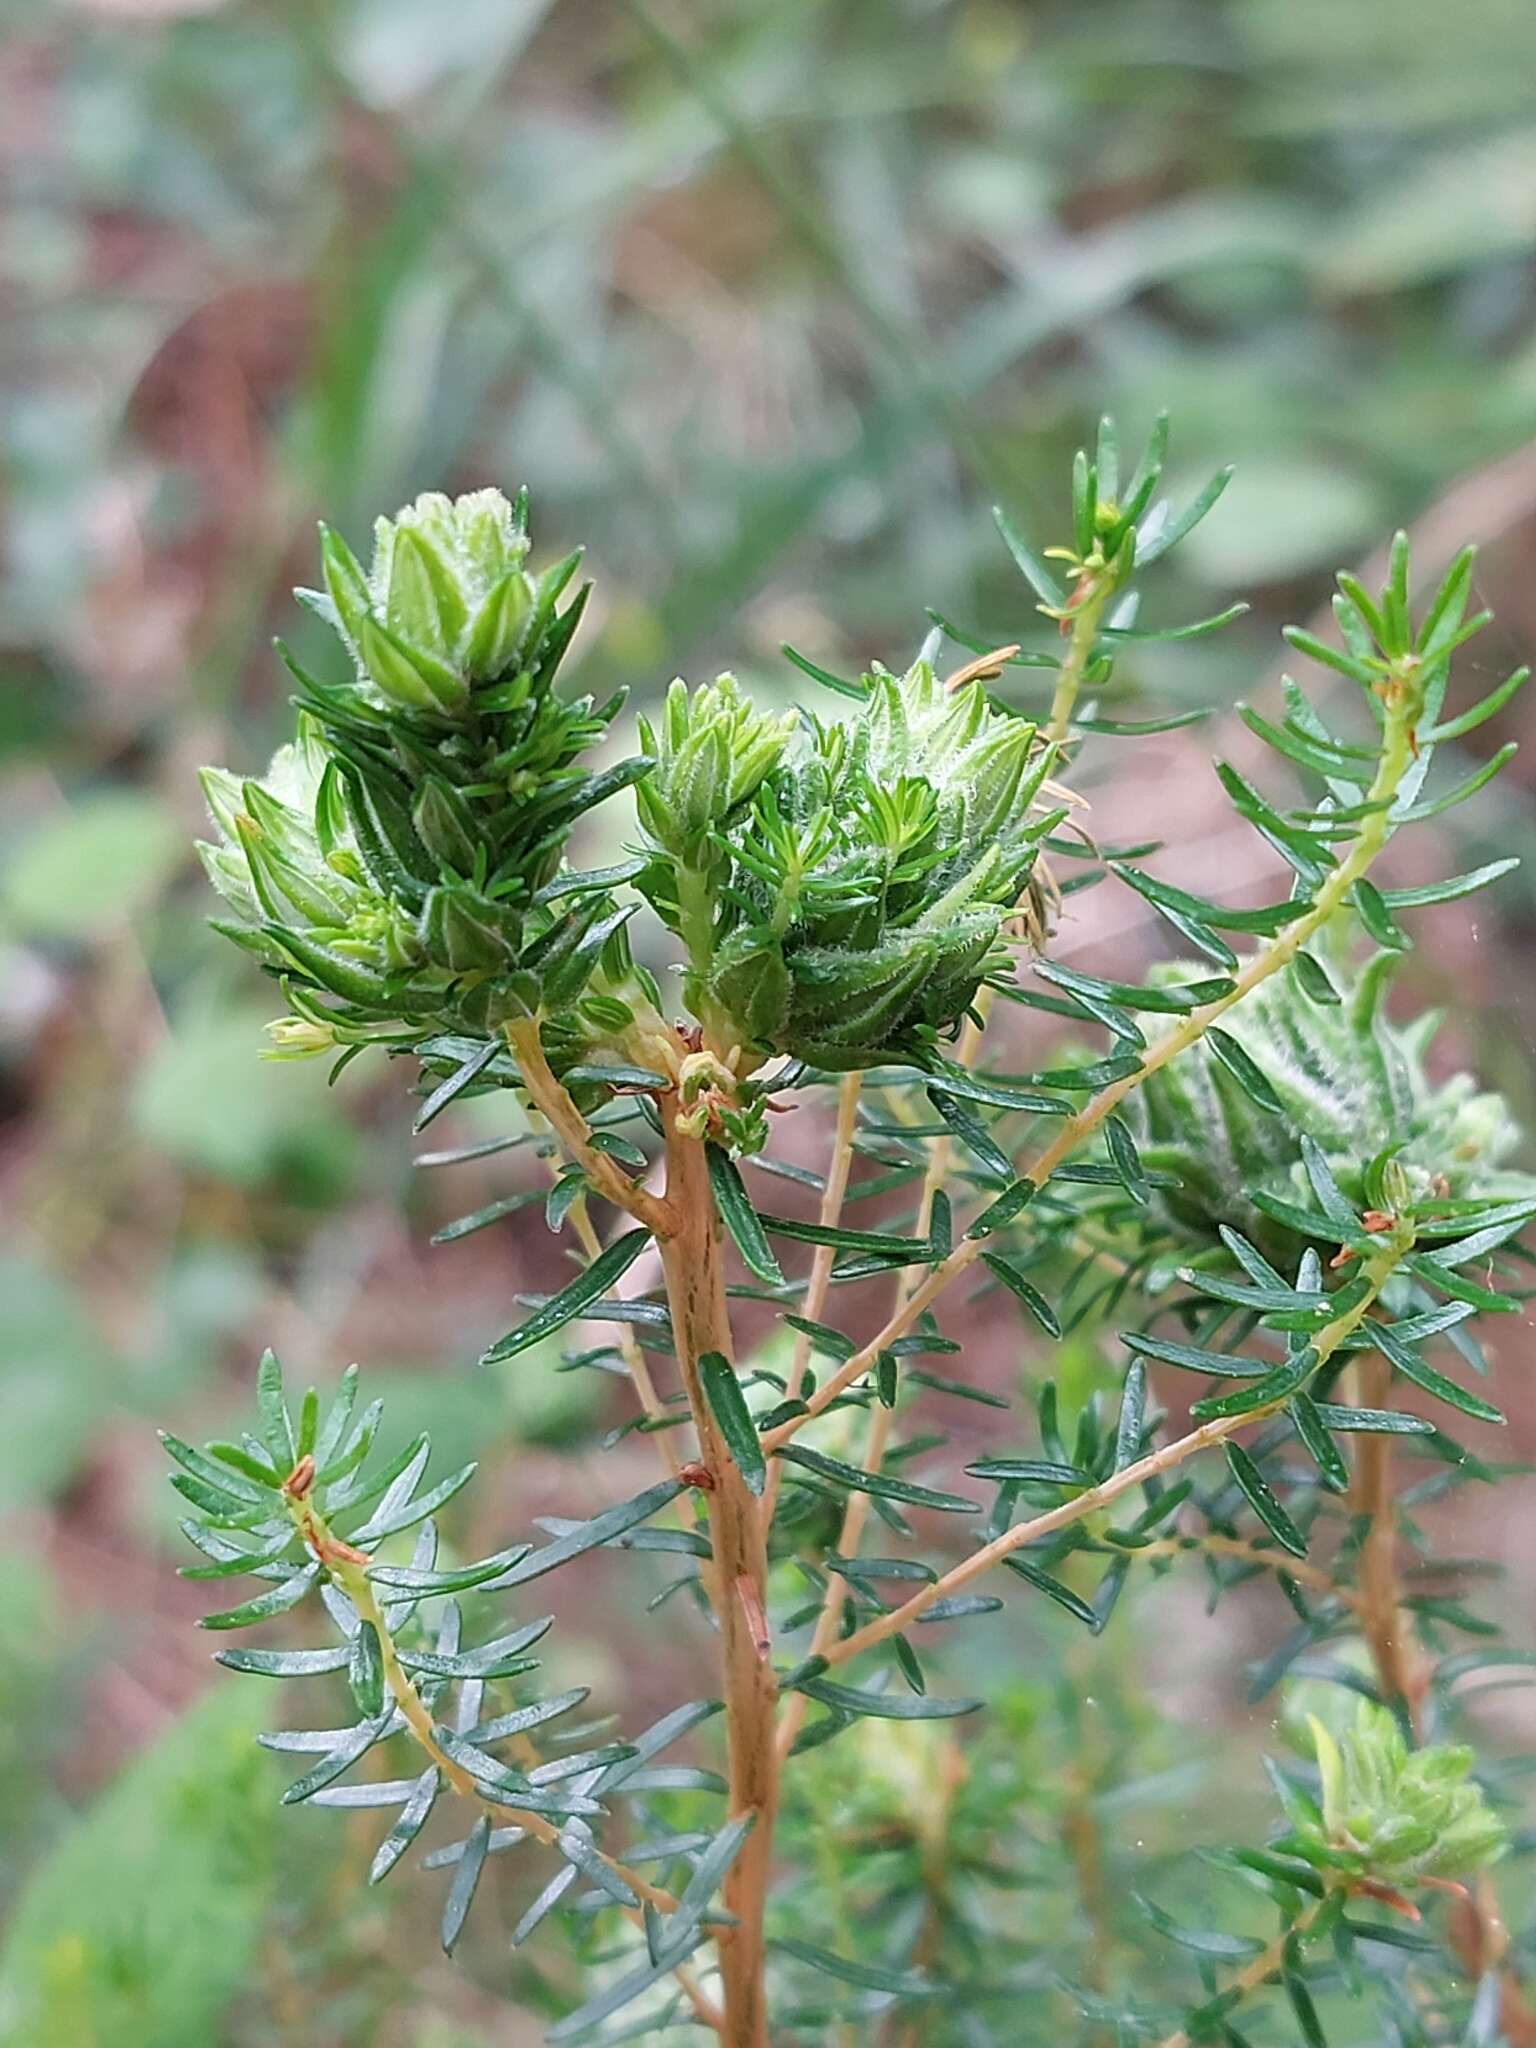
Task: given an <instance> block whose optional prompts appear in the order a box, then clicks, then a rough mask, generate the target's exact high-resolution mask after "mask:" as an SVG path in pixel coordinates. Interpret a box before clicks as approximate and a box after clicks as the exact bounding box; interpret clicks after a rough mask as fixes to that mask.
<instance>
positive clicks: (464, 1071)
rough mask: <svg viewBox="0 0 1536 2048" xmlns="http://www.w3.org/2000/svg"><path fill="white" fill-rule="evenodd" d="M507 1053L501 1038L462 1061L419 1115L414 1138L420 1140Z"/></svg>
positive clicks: (435, 1091) (485, 1045) (429, 1098)
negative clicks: (499, 1057) (498, 1055)
mask: <svg viewBox="0 0 1536 2048" xmlns="http://www.w3.org/2000/svg"><path fill="white" fill-rule="evenodd" d="M505 1050H506V1048H505V1047H504V1045H503V1044H502V1041H501V1040H500V1039H499V1038H488V1039H487V1040H486V1041H485V1043H484V1045H482V1046H479V1047H477V1048H476V1050H475V1051H474V1052H472V1053H471V1054H470V1055H469V1057H468V1059H466V1060H463V1061H461V1062H460V1064H459V1065H458V1066H457V1067H456V1068H455V1069H454V1071H453V1072H452V1073H451V1074H450V1075H449V1076H448V1078H447V1080H446V1081H439V1082H438V1084H437V1086H436V1087H435V1088H434V1089H433V1090H432V1093H431V1094H430V1095H429V1096H428V1097H427V1099H426V1101H425V1102H424V1103H423V1104H422V1105H421V1108H420V1109H419V1110H418V1111H417V1112H416V1118H415V1121H414V1122H413V1123H412V1125H411V1136H412V1137H413V1138H419V1137H420V1136H421V1134H422V1132H423V1131H424V1130H425V1129H426V1128H427V1125H428V1124H430V1123H431V1122H432V1121H433V1120H434V1119H435V1118H436V1117H438V1116H440V1115H441V1114H442V1112H443V1111H444V1110H445V1109H446V1108H447V1107H448V1105H449V1103H450V1102H452V1101H454V1100H455V1099H456V1098H457V1097H458V1096H460V1095H462V1094H463V1093H464V1090H465V1089H466V1088H468V1087H469V1086H470V1085H471V1083H472V1082H474V1081H477V1080H478V1079H479V1077H480V1076H481V1074H483V1073H484V1072H485V1070H486V1068H487V1067H488V1066H489V1065H490V1064H491V1061H492V1060H493V1059H495V1058H496V1056H497V1054H498V1053H500V1052H504V1051H505Z"/></svg>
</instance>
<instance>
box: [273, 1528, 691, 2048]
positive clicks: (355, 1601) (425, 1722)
mask: <svg viewBox="0 0 1536 2048" xmlns="http://www.w3.org/2000/svg"><path fill="white" fill-rule="evenodd" d="M299 1527H300V1530H301V1533H302V1534H303V1536H304V1540H305V1542H306V1543H307V1544H308V1546H309V1548H310V1549H311V1550H312V1551H313V1552H314V1554H315V1555H316V1556H317V1557H318V1558H319V1559H320V1562H321V1563H322V1564H323V1565H324V1566H325V1568H326V1570H327V1571H328V1572H329V1573H330V1574H331V1576H332V1578H333V1579H335V1581H336V1583H337V1584H338V1585H339V1586H340V1587H341V1589H342V1591H343V1592H344V1593H345V1594H346V1596H347V1598H348V1599H349V1600H350V1601H351V1602H352V1605H353V1606H354V1607H355V1608H356V1609H357V1613H358V1616H359V1618H360V1619H361V1620H362V1621H364V1622H368V1623H371V1624H372V1626H373V1628H374V1629H375V1630H376V1631H377V1634H378V1639H379V1663H380V1666H381V1668H382V1670H383V1675H384V1682H385V1684H386V1685H387V1686H388V1687H389V1692H390V1697H391V1698H392V1699H393V1700H394V1702H395V1705H396V1706H397V1707H398V1708H399V1709H400V1712H401V1715H402V1717H403V1718H404V1720H405V1724H406V1726H407V1727H408V1728H409V1730H410V1732H411V1735H412V1736H413V1738H414V1739H415V1741H416V1742H417V1744H418V1745H419V1747H420V1748H421V1749H422V1750H423V1751H424V1752H425V1754H426V1755H427V1757H428V1758H430V1760H431V1761H432V1762H433V1763H434V1764H435V1765H436V1766H437V1768H438V1770H439V1771H440V1772H441V1773H442V1775H443V1777H444V1779H445V1780H446V1782H447V1783H448V1784H449V1785H450V1786H451V1787H452V1789H453V1790H454V1791H455V1792H456V1793H458V1794H459V1796H460V1797H461V1798H464V1799H471V1800H473V1801H474V1802H475V1803H476V1804H477V1805H478V1806H480V1807H481V1808H483V1809H484V1811H486V1812H487V1813H489V1814H491V1815H492V1816H493V1817H495V1818H496V1819H498V1820H500V1821H502V1822H505V1821H507V1820H509V1819H510V1821H511V1822H512V1824H513V1825H514V1826H516V1827H520V1828H522V1829H524V1830H525V1832H526V1833H528V1834H530V1835H532V1836H533V1837H534V1839H535V1840H536V1841H539V1842H542V1843H543V1844H544V1845H545V1847H546V1848H558V1846H559V1842H560V1829H559V1828H558V1827H556V1826H555V1824H554V1823H553V1822H552V1821H550V1820H548V1819H546V1818H545V1816H544V1815H543V1814H542V1813H526V1812H524V1811H523V1809H522V1808H521V1807H514V1806H508V1805H504V1804H502V1803H501V1802H499V1801H491V1800H488V1799H486V1798H485V1797H484V1795H483V1794H482V1793H481V1791H480V1789H479V1787H478V1785H477V1784H476V1782H475V1780H474V1778H473V1777H472V1776H471V1775H470V1773H469V1772H468V1771H467V1770H465V1768H464V1766H463V1765H462V1764H459V1763H456V1762H455V1761H454V1759H453V1758H452V1757H450V1756H449V1755H448V1754H447V1753H446V1751H445V1750H444V1749H443V1747H442V1744H441V1743H440V1742H439V1741H438V1739H437V1732H436V1730H435V1728H434V1726H433V1722H432V1716H431V1713H430V1712H429V1710H428V1708H427V1705H426V1702H425V1701H424V1700H423V1699H422V1697H421V1694H420V1693H419V1692H418V1691H417V1690H416V1685H415V1682H414V1680H413V1679H412V1678H411V1676H410V1674H409V1673H408V1672H407V1671H406V1670H405V1667H404V1666H403V1665H402V1664H401V1662H400V1657H399V1653H398V1652H397V1650H396V1648H395V1640H394V1636H393V1634H392V1632H391V1630H390V1627H389V1624H388V1623H387V1622H386V1620H385V1619H384V1612H383V1609H382V1608H381V1607H380V1605H379V1602H378V1598H377V1596H376V1595H375V1593H374V1590H373V1586H372V1583H371V1582H370V1580H369V1578H368V1572H367V1562H368V1561H367V1559H366V1558H363V1557H362V1556H361V1553H359V1552H356V1551H353V1552H352V1553H351V1555H347V1554H346V1552H347V1549H348V1546H345V1545H342V1546H338V1545H337V1544H336V1542H335V1539H334V1538H333V1537H332V1536H331V1533H330V1531H329V1529H328V1528H327V1527H326V1525H325V1523H324V1522H323V1521H322V1520H321V1518H320V1515H319V1514H318V1512H317V1511H316V1510H315V1509H314V1508H312V1507H310V1508H308V1509H307V1510H306V1513H305V1517H304V1519H303V1520H302V1521H300V1523H299ZM594 1853H595V1854H596V1855H597V1856H598V1858H599V1859H600V1860H601V1861H602V1862H603V1863H604V1864H606V1866H607V1867H608V1869H609V1870H610V1871H612V1872H613V1874H614V1876H616V1877H618V1878H619V1879H621V1880H622V1881H623V1883H625V1884H626V1885H628V1886H629V1888H630V1890H631V1891H632V1892H633V1893H634V1894H635V1896H636V1897H637V1898H639V1899H642V1900H644V1901H645V1903H646V1905H649V1906H651V1907H652V1908H653V1909H654V1910H655V1911H656V1912H658V1913H675V1912H676V1911H677V1910H678V1907H679V1903H680V1902H679V1901H678V1900H677V1899H676V1898H675V1897H674V1896H673V1894H672V1893H671V1892H669V1891H664V1890H662V1888H661V1887H660V1886H659V1885H654V1884H652V1883H651V1882H650V1880H649V1879H648V1878H644V1877H642V1876H641V1875H640V1873H639V1872H638V1871H636V1870H631V1869H630V1868H629V1866H628V1865H627V1864H625V1863H620V1862H619V1861H618V1860H617V1858H615V1857H613V1856H609V1855H607V1854H606V1853H605V1852H604V1851H603V1850H601V1849H596V1850H595V1851H594ZM621 1911H622V1912H623V1913H624V1915H625V1917H626V1918H627V1919H629V1920H631V1921H633V1922H634V1924H635V1925H636V1926H637V1927H642V1928H643V1927H644V1925H645V1913H644V1910H643V1909H642V1908H639V1907H634V1906H625V1907H622V1908H621ZM675 1975H676V1977H677V1981H678V1983H679V1985H680V1986H681V1987H682V1989H683V1991H684V1993H685V1994H686V1995H687V1998H688V2001H689V2003H690V2004H691V2005H692V2007H693V2009H694V2011H695V2012H696V2013H697V2014H698V2016H699V2018H700V2019H701V2020H703V2022H704V2023H705V2025H706V2026H709V2027H712V2028H713V2029H714V2030H715V2032H716V2033H717V2034H721V2035H722V2037H723V2033H724V2025H725V2022H724V2017H723V2015H722V2014H721V2013H720V2012H719V2011H718V2010H717V2009H716V2007H715V2005H714V2004H713V2002H712V2001H711V2000H710V1999H709V1998H707V1997H706V1996H705V1994H704V1992H703V1991H702V1990H701V1989H700V1987H699V1984H698V1981H697V1979H696V1978H695V1977H694V1975H693V1972H692V1971H691V1970H687V1969H684V1968H679V1969H678V1970H677V1971H676V1972H675Z"/></svg>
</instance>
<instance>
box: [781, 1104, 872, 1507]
mask: <svg viewBox="0 0 1536 2048" xmlns="http://www.w3.org/2000/svg"><path fill="white" fill-rule="evenodd" d="M863 1084H864V1076H863V1074H862V1073H860V1072H859V1071H857V1070H855V1071H854V1072H853V1073H851V1074H844V1076H843V1078H842V1081H841V1083H840V1084H839V1086H838V1091H837V1128H836V1130H835V1131H834V1133H833V1137H832V1156H831V1158H830V1160H829V1161H828V1163H827V1184H826V1186H825V1188H824V1189H823V1190H822V1196H821V1208H820V1211H819V1213H818V1217H817V1220H818V1222H820V1223H821V1224H822V1225H823V1226H824V1227H825V1228H826V1229H829V1230H835V1229H836V1228H837V1226H838V1224H839V1222H840V1221H841V1220H842V1214H843V1197H844V1195H845V1194H846V1193H847V1192H848V1175H849V1172H850V1171H851V1169H852V1166H853V1134H854V1127H855V1124H856V1122H857V1120H858V1109H859V1092H860V1090H861V1088H862V1087H863ZM836 1257H837V1247H836V1246H835V1245H830V1244H819V1245H817V1247H816V1250H815V1253H814V1255H813V1257H812V1259H811V1271H810V1277H809V1278H808V1279H807V1281H806V1284H805V1293H804V1294H803V1295H802V1296H801V1298H800V1313H801V1315H802V1316H803V1317H804V1318H805V1319H806V1321H807V1322H812V1323H816V1322H820V1320H821V1312H822V1310H823V1309H824V1308H825V1307H826V1305H827V1289H828V1287H830V1285H831V1284H832V1264H833V1261H834V1260H835V1259H836ZM810 1362H811V1340H810V1336H809V1334H808V1332H806V1331H804V1330H797V1331H796V1332H795V1349H794V1355H793V1357H792V1358H791V1360H790V1366H789V1377H788V1381H787V1383H786V1385H785V1388H784V1392H785V1395H786V1397H787V1398H788V1399H789V1400H791V1401H794V1400H798V1399H799V1396H800V1389H801V1387H802V1386H803V1385H804V1384H805V1374H806V1368H807V1367H808V1366H809V1364H810ZM783 1483H784V1467H783V1466H782V1465H779V1464H774V1465H770V1466H769V1467H768V1478H767V1482H766V1484H765V1485H764V1487H763V1500H762V1508H761V1514H762V1521H763V1527H764V1529H765V1530H766V1529H767V1528H768V1526H769V1525H770V1523H771V1522H772V1521H773V1511H774V1508H775V1506H776V1505H777V1503H778V1498H779V1488H780V1486H781V1485H782V1484H783Z"/></svg>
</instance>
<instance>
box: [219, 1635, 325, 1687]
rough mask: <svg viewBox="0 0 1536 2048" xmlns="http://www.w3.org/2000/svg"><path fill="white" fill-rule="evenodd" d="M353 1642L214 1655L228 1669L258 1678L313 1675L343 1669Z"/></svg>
mask: <svg viewBox="0 0 1536 2048" xmlns="http://www.w3.org/2000/svg"><path fill="white" fill-rule="evenodd" d="M351 1654H352V1652H351V1645H350V1644H348V1643H333V1644H330V1645H328V1646H327V1647H326V1648H325V1649H323V1650H243V1649H233V1650H220V1651H219V1652H218V1653H217V1655H216V1656H215V1658H214V1662H215V1663H216V1664H222V1665H223V1666H224V1667H225V1669H226V1670H227V1671H247V1672H250V1673H252V1674H253V1675H254V1676H256V1677H258V1678H312V1677H314V1675H315V1674H316V1673H317V1672H320V1671H341V1670H343V1669H344V1668H345V1667H346V1665H347V1663H348V1661H349V1659H350V1657H351Z"/></svg>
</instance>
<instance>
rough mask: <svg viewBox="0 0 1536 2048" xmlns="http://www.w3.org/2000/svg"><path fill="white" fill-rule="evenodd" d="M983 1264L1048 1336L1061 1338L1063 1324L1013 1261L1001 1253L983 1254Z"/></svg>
mask: <svg viewBox="0 0 1536 2048" xmlns="http://www.w3.org/2000/svg"><path fill="white" fill-rule="evenodd" d="M981 1258H982V1263H983V1265H985V1266H986V1267H987V1269H988V1271H989V1272H991V1273H994V1274H995V1275H996V1276H997V1278H998V1279H999V1280H1001V1281H1002V1283H1003V1285H1004V1286H1005V1287H1006V1288H1007V1289H1008V1291H1009V1293H1010V1294H1013V1295H1016V1296H1017V1298H1018V1299H1019V1300H1020V1301H1022V1302H1023V1304H1024V1306H1025V1307H1026V1308H1027V1309H1028V1310H1029V1312H1030V1314H1031V1315H1032V1316H1033V1317H1034V1318H1035V1320H1036V1322H1038V1323H1039V1325H1040V1327H1041V1328H1042V1329H1043V1330H1044V1331H1045V1333H1046V1335H1047V1336H1050V1337H1059V1336H1060V1335H1061V1323H1060V1322H1059V1320H1058V1319H1057V1315H1056V1311H1055V1310H1054V1309H1053V1308H1052V1307H1051V1305H1050V1303H1049V1302H1048V1301H1047V1300H1046V1298H1045V1296H1044V1295H1043V1294H1042V1293H1041V1292H1040V1290H1039V1289H1038V1288H1037V1287H1036V1286H1035V1285H1034V1283H1033V1282H1032V1281H1029V1280H1026V1279H1025V1277H1024V1275H1023V1274H1022V1273H1021V1272H1020V1271H1019V1269H1018V1266H1017V1265H1016V1264H1015V1262H1014V1261H1013V1260H1012V1259H1006V1258H1004V1256H1003V1254H1002V1253H1001V1252H983V1253H982V1255H981Z"/></svg>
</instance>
